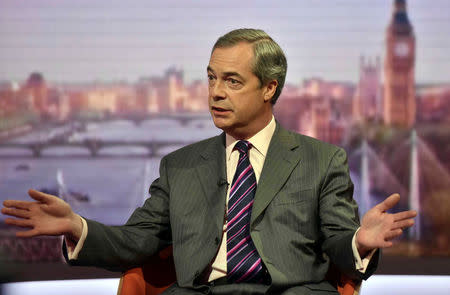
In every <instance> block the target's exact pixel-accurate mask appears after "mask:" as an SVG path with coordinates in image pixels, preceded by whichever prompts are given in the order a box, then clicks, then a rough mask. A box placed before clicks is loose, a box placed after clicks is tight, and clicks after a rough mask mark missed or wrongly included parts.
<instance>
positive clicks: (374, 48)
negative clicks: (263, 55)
mask: <svg viewBox="0 0 450 295" xmlns="http://www.w3.org/2000/svg"><path fill="white" fill-rule="evenodd" d="M392 2H393V0H372V1H369V0H336V1H332V0H320V1H319V0H308V1H307V0H304V1H300V0H299V1H273V0H272V1H245V0H238V1H236V0H228V1H220V2H219V1H204V0H198V1H174V0H170V1H167V0H166V1H149V0H143V1H137V0H136V1H133V0H131V1H122V0H72V1H69V0H53V1H50V0H34V1H26V0H21V1H20V0H0V80H23V79H26V77H28V75H29V74H30V72H32V71H40V72H42V73H43V74H44V76H45V78H46V80H49V81H67V82H80V81H92V80H95V79H98V80H104V81H111V80H120V79H123V80H128V81H129V82H133V81H135V80H136V79H138V78H139V77H142V76H152V75H162V74H163V72H164V71H165V69H167V68H168V67H169V66H171V65H175V66H178V67H181V68H183V69H184V70H185V78H186V79H187V80H188V81H189V80H192V79H204V78H205V76H206V65H207V63H208V58H209V54H210V49H211V47H212V45H213V43H214V42H215V40H216V39H217V38H218V37H219V36H220V35H223V34H224V33H226V32H227V31H229V30H231V29H234V28H240V27H256V28H262V29H264V30H265V31H267V32H268V33H269V34H270V35H271V36H272V37H273V38H274V39H275V40H276V41H277V42H278V43H279V44H280V45H281V47H282V48H283V49H284V50H285V53H286V55H287V58H288V65H289V66H288V76H287V81H288V82H290V83H295V84H298V83H300V81H301V80H302V79H304V78H308V77H312V76H319V77H322V78H324V79H329V80H342V81H356V80H357V79H358V67H359V66H358V63H359V56H360V55H361V54H364V55H366V56H370V57H375V56H377V55H379V56H381V57H382V56H383V55H384V47H385V43H384V38H385V29H386V26H387V24H388V22H389V19H390V16H391V12H392ZM407 3H408V13H409V17H410V20H411V22H412V24H413V27H414V30H415V34H416V42H417V48H416V50H417V54H416V81H417V82H418V83H424V82H427V83H428V82H450V57H449V52H450V38H449V37H450V18H449V17H448V15H450V1H448V0H432V1H430V0H415V1H408V2H407Z"/></svg>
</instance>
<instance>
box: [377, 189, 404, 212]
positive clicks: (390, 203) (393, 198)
mask: <svg viewBox="0 0 450 295" xmlns="http://www.w3.org/2000/svg"><path fill="white" fill-rule="evenodd" d="M398 201H400V195H399V194H397V193H396V194H392V195H390V196H389V197H387V198H386V199H385V200H384V201H383V202H381V203H379V204H378V205H376V207H377V208H378V209H380V210H381V211H383V212H384V211H387V210H389V209H391V208H392V207H394V206H395V205H396V204H397V203H398Z"/></svg>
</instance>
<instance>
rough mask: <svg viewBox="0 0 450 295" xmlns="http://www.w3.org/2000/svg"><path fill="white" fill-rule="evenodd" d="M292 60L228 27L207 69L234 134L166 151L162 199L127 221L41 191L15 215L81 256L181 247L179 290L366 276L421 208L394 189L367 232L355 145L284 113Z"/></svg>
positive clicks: (113, 257) (91, 261)
mask: <svg viewBox="0 0 450 295" xmlns="http://www.w3.org/2000/svg"><path fill="white" fill-rule="evenodd" d="M286 69H287V63H286V58H285V56H284V54H283V51H282V50H281V48H280V47H279V46H278V44H277V43H275V42H274V41H273V40H272V39H271V38H270V37H269V36H268V35H267V34H266V33H265V32H263V31H261V30H254V29H240V30H234V31H231V32H229V33H228V34H226V35H224V36H222V37H221V38H219V40H218V41H217V42H216V44H215V45H214V47H213V50H212V54H211V58H210V61H209V65H208V67H207V72H208V81H209V106H210V112H211V116H212V118H213V121H214V124H215V125H216V126H217V127H218V128H220V129H222V130H223V131H224V133H223V134H222V135H220V136H216V137H213V138H210V139H206V140H204V141H201V142H199V143H195V144H192V145H189V146H187V147H184V148H182V149H180V150H178V151H175V152H173V153H171V154H169V155H167V156H166V157H164V158H163V159H162V160H161V165H160V177H159V178H158V179H156V180H155V181H154V182H153V184H152V185H151V187H150V193H151V197H150V198H149V199H147V201H146V202H145V204H144V205H143V207H141V208H138V209H137V210H136V211H135V212H134V213H133V215H132V216H131V217H130V219H129V221H128V222H127V224H126V225H124V226H119V227H110V226H105V225H102V224H100V223H97V222H95V221H92V220H88V219H83V218H81V217H79V216H78V215H77V214H75V213H74V212H73V211H72V210H71V209H70V206H69V205H68V204H66V203H65V202H63V201H62V200H60V199H58V198H57V197H53V196H50V195H46V194H43V193H40V192H37V191H33V190H30V192H29V194H30V196H31V197H32V198H33V199H35V200H36V201H37V202H24V201H5V202H4V206H5V208H3V209H2V212H3V213H4V214H8V215H12V216H15V217H18V219H11V218H9V219H6V223H8V224H13V225H18V226H23V227H29V228H31V229H30V230H28V231H25V232H19V233H18V234H17V235H18V236H36V235H59V234H63V235H65V237H66V243H67V250H68V251H67V253H66V251H65V255H66V258H67V259H68V261H69V263H70V264H73V265H95V266H99V267H105V268H121V269H126V268H129V267H132V266H136V265H140V264H143V263H145V261H146V259H147V258H148V257H150V256H152V255H153V254H155V253H157V252H158V251H159V250H160V249H162V248H164V247H166V246H167V245H170V244H173V253H174V261H175V268H176V274H177V283H176V284H174V285H173V286H172V287H171V288H169V289H168V290H167V291H166V292H167V293H168V294H203V293H211V294H332V293H336V290H335V289H334V288H333V287H332V286H331V285H330V284H329V283H328V282H327V281H326V280H325V274H326V272H327V270H328V267H329V264H330V260H331V261H332V262H333V263H334V264H335V265H336V266H337V267H338V268H339V269H340V270H341V271H343V272H345V273H346V274H347V275H348V276H350V277H353V278H367V277H368V276H369V275H370V274H371V273H373V271H374V269H375V266H376V263H377V258H376V257H372V256H373V255H375V256H376V255H377V254H378V252H377V251H376V249H377V248H383V247H390V246H391V245H392V242H391V240H392V239H393V238H395V237H397V236H399V235H400V234H401V232H402V228H405V227H409V226H411V225H412V224H413V219H412V218H413V217H414V216H415V214H416V213H415V212H412V211H407V212H402V213H397V214H388V213H386V210H388V209H389V208H391V207H392V206H394V205H395V204H396V203H397V202H398V199H399V196H398V195H392V196H390V197H389V198H387V199H386V200H385V201H384V202H382V203H380V204H379V205H377V206H376V207H374V208H372V209H371V210H370V211H369V212H368V213H367V214H366V215H365V217H364V218H363V220H362V224H361V227H360V228H359V230H358V226H359V221H358V214H357V206H356V204H355V202H354V200H353V199H352V194H353V184H352V183H351V180H350V177H349V172H348V166H347V162H346V155H345V152H344V151H343V150H342V149H340V148H338V147H335V146H332V145H329V144H325V143H322V142H319V141H317V140H314V139H312V138H309V137H306V136H302V135H299V134H295V133H292V132H289V131H287V130H285V129H283V127H281V126H280V125H279V124H278V123H276V121H275V120H274V118H273V115H272V111H273V105H274V104H275V102H276V100H277V98H278V97H279V95H280V93H281V89H282V87H283V84H284V80H285V75H286ZM371 257H372V259H371V263H370V264H369V260H370V258H371ZM363 260H365V261H363ZM368 264H369V266H368Z"/></svg>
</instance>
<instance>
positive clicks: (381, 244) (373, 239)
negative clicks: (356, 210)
mask: <svg viewBox="0 0 450 295" xmlns="http://www.w3.org/2000/svg"><path fill="white" fill-rule="evenodd" d="M399 200H400V195H399V194H393V195H390V196H389V197H388V198H386V199H385V200H384V201H383V202H381V203H379V204H378V205H376V206H375V207H373V208H372V209H370V210H369V211H367V213H366V214H364V216H363V218H362V221H361V228H360V229H359V231H358V234H357V236H356V246H357V248H358V251H359V253H360V255H361V256H365V254H366V253H367V252H368V251H370V250H372V249H375V248H388V247H391V246H392V245H393V243H392V240H393V239H394V238H396V237H398V236H400V235H401V234H402V233H403V230H404V229H405V228H408V227H411V226H413V225H414V217H415V216H416V215H417V212H416V211H414V210H409V211H402V212H398V213H394V214H391V213H387V212H386V211H387V210H389V209H391V208H392V207H394V206H395V205H396V204H397V203H398V201H399Z"/></svg>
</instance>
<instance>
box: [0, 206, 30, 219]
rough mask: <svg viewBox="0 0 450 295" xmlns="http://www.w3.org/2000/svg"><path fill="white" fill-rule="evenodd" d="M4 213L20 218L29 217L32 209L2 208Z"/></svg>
mask: <svg viewBox="0 0 450 295" xmlns="http://www.w3.org/2000/svg"><path fill="white" fill-rule="evenodd" d="M2 213H3V214H5V215H10V216H14V217H18V218H29V217H30V211H28V210H23V209H15V208H2Z"/></svg>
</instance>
